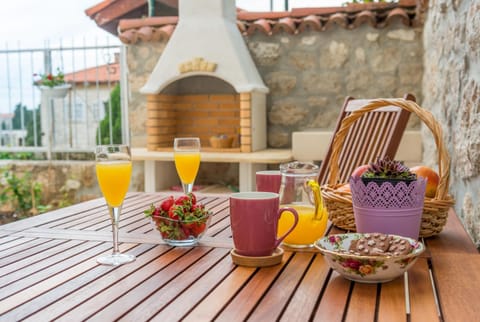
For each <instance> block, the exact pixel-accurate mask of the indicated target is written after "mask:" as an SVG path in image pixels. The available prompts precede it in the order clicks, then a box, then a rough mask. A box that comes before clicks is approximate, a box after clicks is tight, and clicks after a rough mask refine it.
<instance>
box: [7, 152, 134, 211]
mask: <svg viewBox="0 0 480 322" xmlns="http://www.w3.org/2000/svg"><path fill="white" fill-rule="evenodd" d="M3 169H12V171H14V172H15V176H17V177H18V178H20V179H21V178H25V173H30V174H31V181H32V182H36V183H39V184H40V185H41V190H42V200H41V203H42V205H47V204H50V205H53V206H54V207H57V206H61V205H62V204H63V203H65V202H69V203H71V204H75V203H78V202H82V201H85V200H90V199H95V198H100V197H101V196H102V194H101V192H100V189H99V186H98V182H97V176H96V174H95V162H94V161H18V160H15V161H11V160H10V161H6V160H2V161H0V174H1V173H2V172H3ZM2 178H3V177H0V188H1V185H3V184H4V182H3V181H1V180H2ZM129 191H143V165H142V163H140V162H134V166H133V174H132V179H131V183H130V188H129ZM12 207H14V205H13V204H11V203H8V202H7V203H5V204H0V213H1V212H9V211H12V210H13V208H12Z"/></svg>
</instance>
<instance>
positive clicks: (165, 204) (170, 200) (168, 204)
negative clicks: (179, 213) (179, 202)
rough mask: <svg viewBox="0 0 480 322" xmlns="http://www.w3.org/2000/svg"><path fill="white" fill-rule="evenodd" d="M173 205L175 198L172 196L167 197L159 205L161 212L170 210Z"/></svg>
mask: <svg viewBox="0 0 480 322" xmlns="http://www.w3.org/2000/svg"><path fill="white" fill-rule="evenodd" d="M174 203H175V198H173V196H170V197H168V198H167V199H165V200H164V201H162V203H161V204H160V208H162V210H163V211H168V210H170V207H171V206H173V204H174Z"/></svg>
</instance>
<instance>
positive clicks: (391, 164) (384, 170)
mask: <svg viewBox="0 0 480 322" xmlns="http://www.w3.org/2000/svg"><path fill="white" fill-rule="evenodd" d="M362 178H385V179H406V180H416V179H417V175H416V174H415V173H412V172H411V171H410V169H409V168H408V167H407V166H406V165H404V164H403V163H402V162H401V161H396V160H391V159H390V158H389V157H385V158H383V159H381V158H380V157H378V158H377V161H376V162H372V163H370V164H369V167H368V169H367V170H366V171H365V172H364V173H363V174H362Z"/></svg>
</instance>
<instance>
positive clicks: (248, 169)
mask: <svg viewBox="0 0 480 322" xmlns="http://www.w3.org/2000/svg"><path fill="white" fill-rule="evenodd" d="M132 158H133V161H143V162H144V165H145V169H144V176H145V192H155V191H160V190H162V189H167V188H169V187H171V186H172V185H175V184H177V185H178V183H179V181H178V180H179V179H178V177H177V172H176V170H175V164H174V162H173V151H169V152H164V151H147V149H146V148H133V149H132ZM200 160H201V162H226V163H238V164H239V174H238V175H239V176H238V178H239V189H240V191H254V190H255V172H257V171H260V170H265V169H266V168H267V164H281V163H286V162H290V161H293V154H292V151H291V150H283V149H266V150H261V151H256V152H201V153H200Z"/></svg>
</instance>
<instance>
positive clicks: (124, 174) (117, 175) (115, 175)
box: [96, 161, 132, 207]
mask: <svg viewBox="0 0 480 322" xmlns="http://www.w3.org/2000/svg"><path fill="white" fill-rule="evenodd" d="M96 170H97V179H98V184H99V185H100V190H102V193H103V196H104V197H105V200H106V201H107V204H109V205H110V206H112V207H119V206H120V205H121V204H122V202H123V199H124V198H125V195H126V194H127V191H128V185H129V184H130V177H131V175H132V162H129V161H112V162H102V163H97V164H96Z"/></svg>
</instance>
